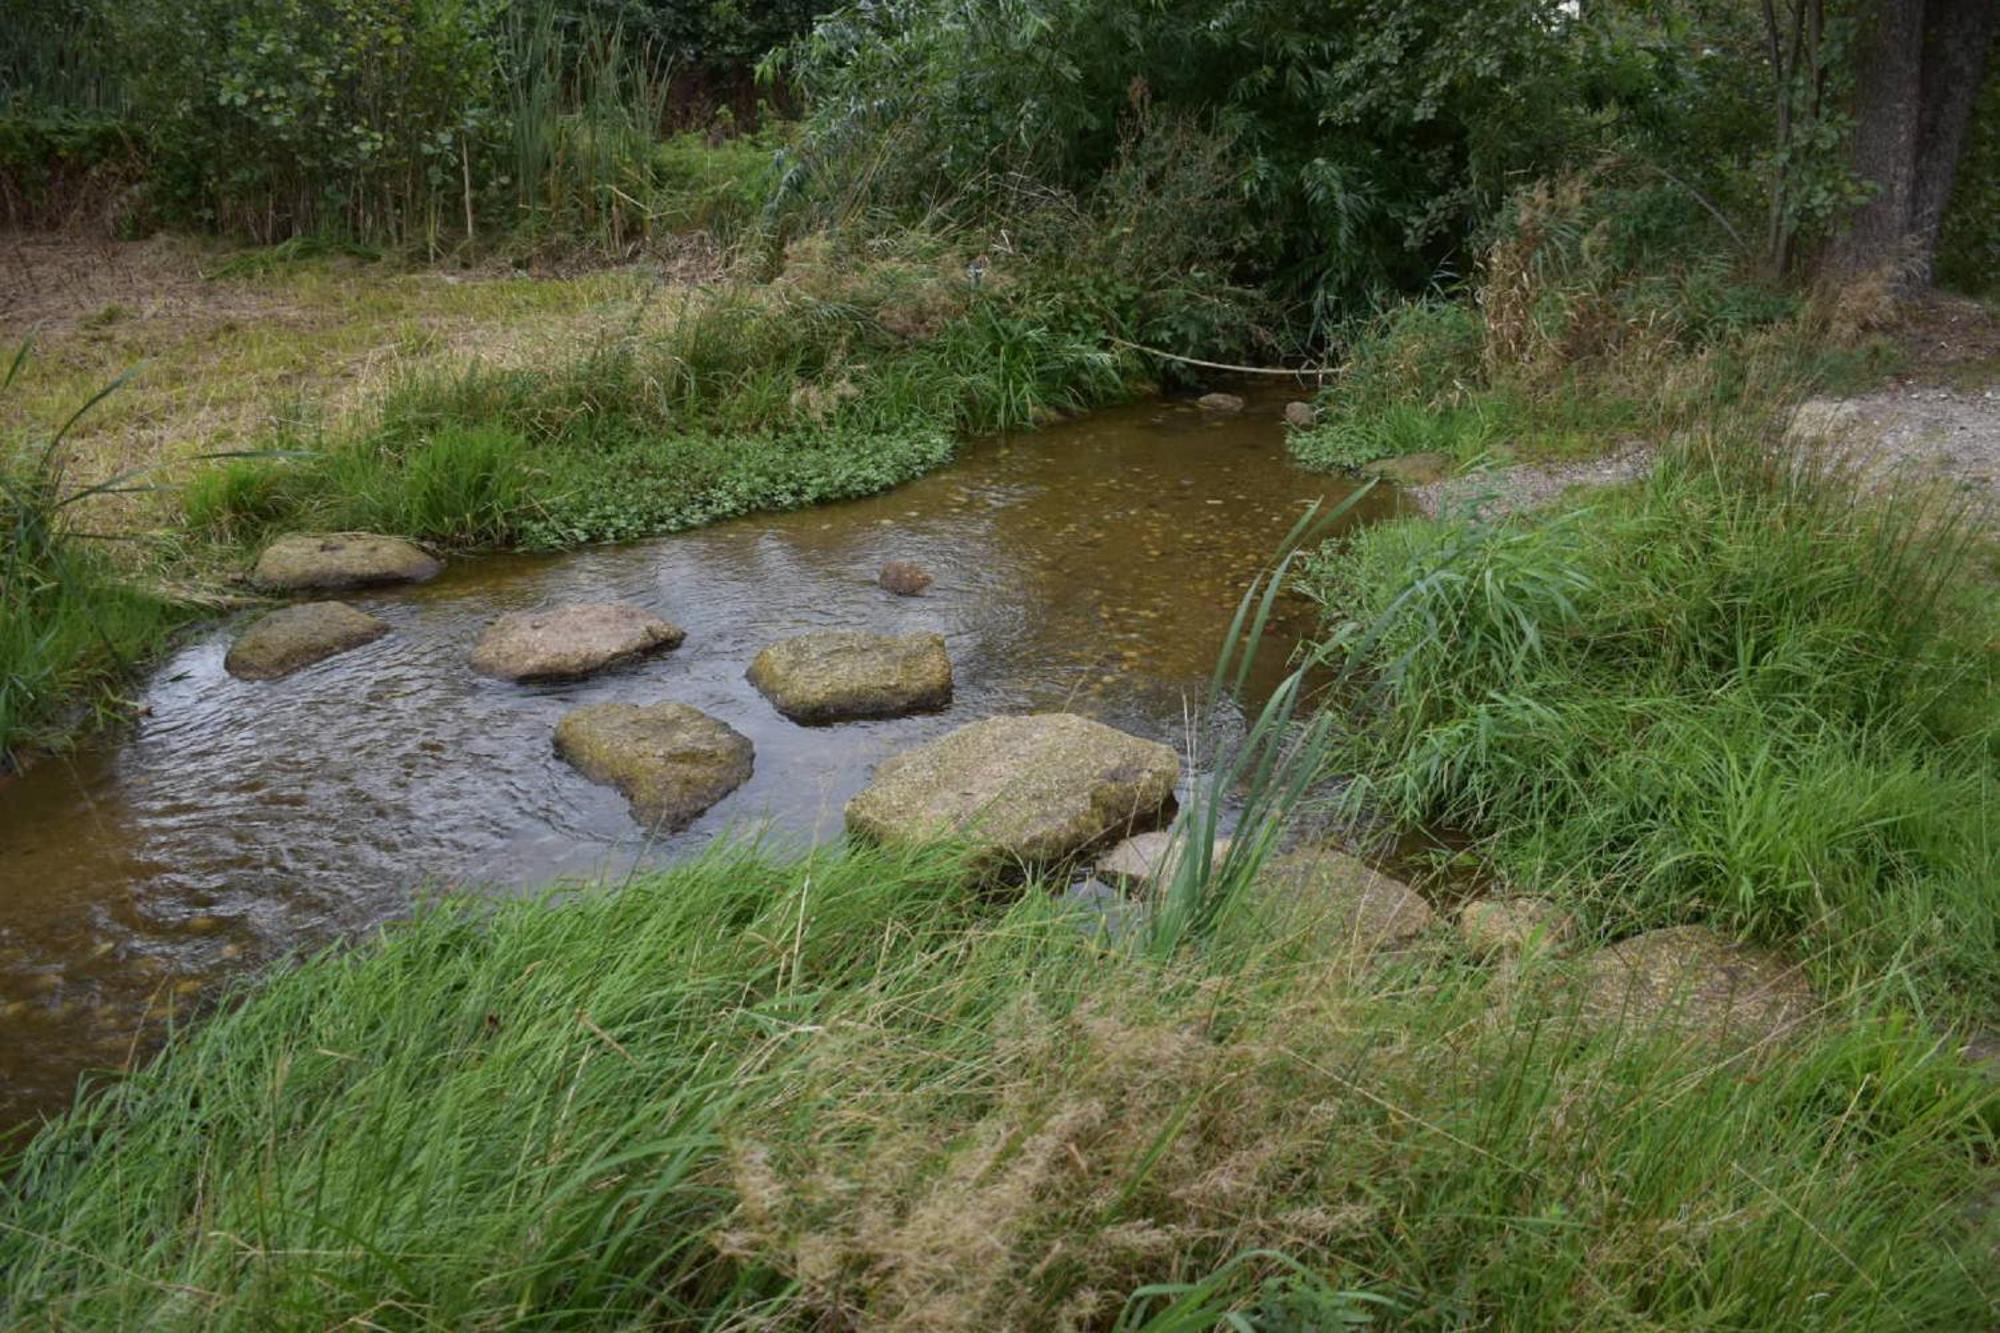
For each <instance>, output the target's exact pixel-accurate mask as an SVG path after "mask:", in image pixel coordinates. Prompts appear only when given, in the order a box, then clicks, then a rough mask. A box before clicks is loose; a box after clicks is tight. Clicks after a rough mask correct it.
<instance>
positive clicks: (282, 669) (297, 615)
mask: <svg viewBox="0 0 2000 1333" xmlns="http://www.w3.org/2000/svg"><path fill="white" fill-rule="evenodd" d="M388 632H389V622H388V621H386V620H378V619H377V618H376V617H374V616H371V615H369V614H367V613H366V612H364V611H357V610H355V609H354V608H353V607H351V606H349V605H348V604H347V603H345V602H302V603H300V604H299V605H297V606H287V607H281V608H280V609H278V610H276V611H273V612H271V613H270V614H269V615H265V616H259V617H258V618H257V619H256V620H255V621H253V622H252V623H251V625H250V628H248V629H246V630H244V631H243V633H242V634H241V635H239V636H237V639H236V642H234V643H232V644H230V645H229V654H228V656H226V657H224V658H223V659H222V667H223V670H225V671H227V672H228V673H229V674H230V675H232V676H237V677H240V678H241V679H243V680H276V679H278V678H279V677H280V676H289V675H291V674H292V673H293V672H294V671H297V670H298V669H299V668H301V667H308V666H311V665H312V664H313V663H314V662H319V661H323V660H325V659H326V658H329V657H332V656H333V655H334V654H336V653H344V652H346V651H347V650H348V649H350V648H359V647H360V646H361V645H362V644H364V643H373V642H374V641H375V640H377V639H379V638H381V637H382V636H383V635H384V634H387V633H388Z"/></svg>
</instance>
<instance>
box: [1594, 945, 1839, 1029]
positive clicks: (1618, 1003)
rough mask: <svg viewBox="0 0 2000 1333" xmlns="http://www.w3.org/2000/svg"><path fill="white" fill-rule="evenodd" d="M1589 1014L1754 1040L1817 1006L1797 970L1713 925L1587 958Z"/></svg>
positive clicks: (1795, 1023) (1798, 1021)
mask: <svg viewBox="0 0 2000 1333" xmlns="http://www.w3.org/2000/svg"><path fill="white" fill-rule="evenodd" d="M1582 966H1583V980H1584V992H1583V1011H1584V1014H1585V1016H1586V1017H1587V1018H1589V1019H1592V1020H1594V1021H1596V1022H1601V1023H1614V1022H1619V1021H1624V1022H1628V1023H1629V1022H1636V1023H1638V1024H1640V1025H1643V1026H1646V1027H1650V1028H1654V1029H1667V1030H1670V1031H1675V1032H1679V1033H1683V1034H1686V1035H1689V1036H1702V1037H1712V1038H1718V1039H1721V1040H1725V1041H1743V1042H1756V1041H1760V1040H1765V1039H1768V1038H1771V1037H1776V1036H1780V1035H1782V1034H1784V1033H1786V1032H1789V1031H1791V1030H1792V1029H1793V1028H1795V1027H1797V1026H1799V1025H1800V1024H1801V1023H1803V1022H1805V1020H1806V1019H1807V1018H1809V1017H1810V1016H1811V1015H1812V1013H1813V1011H1814V1009H1815V1008H1816V1007H1817V1005H1818V1000H1817V997H1815V996H1814V994H1813V990H1812V986H1811V985H1810V984H1809V983H1808V982H1807V981H1806V978H1805V974H1804V973H1803V972H1801V971H1800V970H1799V968H1798V967H1797V965H1795V964H1793V963H1790V962H1787V961H1786V960H1785V959H1784V958H1781V957H1780V956H1779V955H1777V954H1775V953H1772V952H1771V951H1770V950H1768V949H1760V948H1758V947H1757V946H1755V945H1751V944H1739V943H1738V942H1737V941H1735V940H1733V939H1731V938H1730V937H1729V936H1727V935H1724V934H1722V933H1721V932H1720V931H1716V930H1711V929H1709V928H1708V927H1707V926H1675V927H1671V928H1669V929H1666V930H1649V931H1647V932H1645V933H1644V934H1642V935H1634V936H1632V937H1631V938H1630V939H1626V940H1621V941H1619V942H1618V943H1617V944H1613V945H1611V946H1609V947H1608V948H1604V949H1600V950H1598V951H1597V952H1596V953H1594V954H1592V955H1591V956H1590V957H1589V958H1587V959H1585V960H1583V964H1582Z"/></svg>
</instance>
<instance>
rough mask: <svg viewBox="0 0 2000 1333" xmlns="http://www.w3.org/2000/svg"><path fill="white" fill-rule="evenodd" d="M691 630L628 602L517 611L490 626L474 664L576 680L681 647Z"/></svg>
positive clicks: (516, 674)
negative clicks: (650, 654) (651, 654)
mask: <svg viewBox="0 0 2000 1333" xmlns="http://www.w3.org/2000/svg"><path fill="white" fill-rule="evenodd" d="M685 638H687V631H686V630H683V629H682V628H681V627H680V626H678V625H674V624H671V623H669V622H667V621H665V620H662V619H660V617H658V616H656V615H654V614H653V613H652V612H651V611H648V610H646V609H645V608H644V607H639V606H633V605H632V604H630V603H629V602H578V603H575V604H574V605H570V606H558V607H554V608H551V609H549V610H546V611H516V612H513V613H512V614H509V615H504V616H501V617H500V618H499V619H498V620H496V621H494V622H493V623H492V624H491V625H489V626H488V627H487V629H486V633H484V634H482V635H481V636H480V638H479V643H478V644H477V645H476V646H475V647H474V648H473V650H472V669H473V670H474V671H477V672H478V673H479V674H480V675H482V676H493V677H495V678H497V679H500V680H576V679H578V678H580V677H583V676H588V675H589V674H591V673H592V672H593V671H601V670H603V669H604V668H606V667H609V666H615V665H617V664H618V663H620V662H629V661H631V660H632V659H634V658H637V657H643V656H645V655H646V654H647V653H653V652H665V651H667V650H669V649H672V648H678V647H680V645H681V641H682V640H684V639H685Z"/></svg>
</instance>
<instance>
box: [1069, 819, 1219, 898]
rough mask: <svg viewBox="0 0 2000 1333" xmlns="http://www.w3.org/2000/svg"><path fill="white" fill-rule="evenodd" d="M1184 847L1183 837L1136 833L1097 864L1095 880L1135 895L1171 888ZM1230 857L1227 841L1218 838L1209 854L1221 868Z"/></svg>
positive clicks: (1158, 831) (1166, 832) (1157, 831)
mask: <svg viewBox="0 0 2000 1333" xmlns="http://www.w3.org/2000/svg"><path fill="white" fill-rule="evenodd" d="M1186 847H1187V837H1186V835H1185V834H1176V833H1173V832H1170V831H1169V830H1167V829H1154V830H1152V831H1151V832H1148V833H1137V834H1134V835H1133V836H1131V837H1129V838H1127V839H1125V841H1123V842H1121V843H1119V844H1118V845H1117V846H1116V847H1113V848H1112V849H1111V850H1110V851H1108V852H1106V853H1105V854H1104V856H1103V857H1102V858H1101V859H1100V860H1099V861H1098V863H1097V874H1098V878H1100V879H1103V880H1105V881H1107V882H1109V883H1111V884H1116V885H1118V886H1119V887H1121V888H1123V889H1124V890H1125V891H1126V892H1127V893H1138V892H1142V891H1144V890H1147V889H1151V888H1154V887H1155V886H1157V885H1161V884H1171V883H1172V882H1173V878H1174V875H1175V873H1176V872H1177V871H1178V870H1179V869H1180V859H1181V855H1182V853H1183V852H1184V851H1185V850H1186ZM1228 854H1229V839H1227V838H1217V839H1216V840H1215V847H1214V851H1213V852H1212V853H1211V854H1210V855H1211V856H1212V858H1213V864H1218V865H1219V864H1220V863H1221V861H1222V858H1223V857H1225V856H1227V855H1228Z"/></svg>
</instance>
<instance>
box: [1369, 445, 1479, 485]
mask: <svg viewBox="0 0 2000 1333" xmlns="http://www.w3.org/2000/svg"><path fill="white" fill-rule="evenodd" d="M1457 467H1458V464H1457V460H1455V459H1454V458H1453V457H1452V456H1451V455H1450V454H1446V453H1439V452H1437V451H1435V450H1427V451H1425V452H1423V453H1418V454H1401V455H1399V456H1397V457H1395V458H1380V459H1377V460H1376V461H1374V462H1373V463H1369V464H1367V465H1366V466H1364V467H1363V468H1362V469H1361V470H1362V472H1364V473H1366V474H1367V475H1368V476H1371V477H1380V478H1381V479H1382V480H1384V481H1391V482H1394V483H1395V484H1396V485H1398V486H1429V485H1432V484H1434V483H1436V482H1440V481H1443V480H1445V479H1446V478H1448V477H1449V476H1451V474H1452V473H1453V472H1455V471H1456V470H1457Z"/></svg>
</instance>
